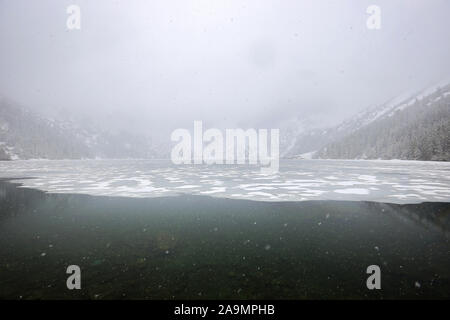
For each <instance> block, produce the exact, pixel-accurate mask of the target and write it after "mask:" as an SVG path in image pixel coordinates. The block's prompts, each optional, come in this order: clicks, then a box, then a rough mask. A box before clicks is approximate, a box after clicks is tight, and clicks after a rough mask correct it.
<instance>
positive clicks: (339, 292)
mask: <svg viewBox="0 0 450 320" xmlns="http://www.w3.org/2000/svg"><path fill="white" fill-rule="evenodd" d="M449 231H450V203H423V204H413V205H394V204H384V203H373V202H350V201H306V202H283V203H268V202H253V201H245V200H229V199H220V198H211V197H203V196H179V197H164V198H153V199H136V198H120V197H115V198H114V197H94V196H85V195H70V194H46V193H44V192H41V191H37V190H32V189H24V188H17V185H16V184H12V183H9V182H6V181H0V244H1V246H0V298H6V299H20V298H22V299H58V298H62V299H71V298H77V299H78V298H86V299H116V298H124V299H213V298H214V299H269V298H270V299H342V298H344V299H347V298H356V299H364V298H375V299H379V298H385V299H387V298H399V299H405V298H447V299H448V298H449V297H450V254H449V253H450V244H449ZM73 264H75V265H79V266H80V268H81V273H82V274H81V279H82V280H81V283H82V289H81V290H68V289H67V287H66V279H67V277H68V275H67V274H66V268H67V266H69V265H73ZM373 264H375V265H379V266H380V268H381V287H382V289H381V290H368V289H367V287H366V279H367V277H368V276H369V275H368V274H366V268H367V267H368V266H369V265H373Z"/></svg>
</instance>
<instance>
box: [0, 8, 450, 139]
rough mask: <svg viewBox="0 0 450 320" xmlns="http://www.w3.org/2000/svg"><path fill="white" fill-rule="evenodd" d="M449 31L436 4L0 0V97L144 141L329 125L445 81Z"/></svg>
mask: <svg viewBox="0 0 450 320" xmlns="http://www.w3.org/2000/svg"><path fill="white" fill-rule="evenodd" d="M70 4H76V5H79V7H80V8H81V30H68V29H67V26H66V20H67V18H68V16H69V15H68V14H67V13H66V9H67V6H68V5H70ZM371 4H376V5H379V7H380V8H381V29H380V30H369V29H368V28H367V27H366V20H367V18H368V16H369V15H368V14H367V13H366V9H367V7H368V6H369V5H371ZM449 30H450V1H448V0H387V1H385V0H383V1H381V0H371V1H364V0H353V1H346V0H336V1H318V0H314V1H313V0H311V1H300V0H297V1H287V0H283V1H279V0H273V1H268V0H254V1H244V0H239V1H233V0H221V1H219V0H195V1H194V0H192V1H189V0H179V1H172V0H164V1H163V0H159V1H156V0H154V1H151V0H147V1H136V0H127V1H125V0H124V1H112V0H110V1H101V0H95V1H92V0H87V1H81V0H72V1H62V0H54V1H41V0H36V1H22V0H0V94H2V95H4V96H7V97H9V98H10V99H13V100H16V101H18V102H20V103H21V104H23V105H25V106H28V107H30V108H35V109H37V110H41V111H43V112H50V113H54V114H56V115H71V116H76V117H81V116H84V117H86V119H87V118H89V117H91V118H93V119H96V120H97V121H99V120H101V123H102V124H103V125H107V126H108V125H111V126H114V127H128V128H129V129H130V130H141V131H149V132H152V133H153V132H161V130H162V128H166V129H169V130H172V129H173V128H176V127H183V126H184V127H186V126H188V125H190V126H192V121H193V120H195V119H197V120H203V121H204V122H205V123H206V125H207V126H217V127H221V126H222V127H223V126H228V127H232V126H241V127H252V126H256V127H258V126H259V127H261V126H265V127H270V126H275V125H278V124H279V123H282V122H283V121H285V120H289V119H292V118H294V117H297V118H314V119H316V121H317V119H320V122H322V123H335V122H338V121H341V120H343V119H344V118H346V117H349V116H351V115H352V114H353V113H355V112H357V111H359V110H362V109H364V108H367V107H369V106H374V105H377V104H380V103H382V102H384V101H386V100H388V99H390V98H393V97H395V96H397V95H399V94H402V93H404V92H405V91H414V90H416V89H419V88H421V87H426V86H429V85H431V84H433V83H435V82H438V81H440V80H442V79H443V78H448V77H449V75H450V41H449Z"/></svg>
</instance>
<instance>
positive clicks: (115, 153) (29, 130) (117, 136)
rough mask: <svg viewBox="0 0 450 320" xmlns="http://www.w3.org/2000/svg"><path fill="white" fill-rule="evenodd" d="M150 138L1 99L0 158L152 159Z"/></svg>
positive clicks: (153, 154)
mask: <svg viewBox="0 0 450 320" xmlns="http://www.w3.org/2000/svg"><path fill="white" fill-rule="evenodd" d="M154 157H156V152H154V151H153V146H152V145H151V139H149V138H147V137H144V136H139V135H135V134H131V133H128V132H118V133H114V132H109V131H105V130H99V129H97V128H94V127H93V126H92V125H88V124H80V123H77V122H73V121H61V120H55V119H50V118H45V117H43V116H41V115H39V114H36V113H35V112H32V111H30V110H28V109H27V108H25V107H22V106H20V105H18V104H17V103H15V102H13V101H10V100H8V99H5V98H3V99H1V100H0V159H2V160H16V159H94V158H154Z"/></svg>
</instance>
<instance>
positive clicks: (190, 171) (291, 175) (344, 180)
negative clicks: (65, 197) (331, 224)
mask: <svg viewBox="0 0 450 320" xmlns="http://www.w3.org/2000/svg"><path fill="white" fill-rule="evenodd" d="M0 177H1V178H32V179H23V180H22V179H21V180H20V183H22V184H23V187H28V188H35V189H39V190H43V191H47V192H51V193H78V194H90V195H104V196H125V197H161V196H170V195H178V194H190V195H210V196H214V197H226V198H234V199H248V200H256V201H305V200H357V201H358V200H366V201H378V202H389V203H419V202H425V201H431V202H450V163H446V162H422V161H399V160H393V161H383V160H375V161H367V160H361V161H359V160H348V161H345V160H282V161H281V163H280V172H279V173H277V174H273V175H265V174H262V173H261V172H260V168H259V167H256V166H249V165H239V166H238V165H232V166H230V165H221V166H218V165H217V166H207V165H202V166H194V165H191V166H187V165H173V164H172V163H171V162H170V161H167V160H24V161H9V162H0Z"/></svg>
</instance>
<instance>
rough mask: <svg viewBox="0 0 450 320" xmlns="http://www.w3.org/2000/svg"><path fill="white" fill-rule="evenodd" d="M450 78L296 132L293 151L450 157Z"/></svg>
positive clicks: (299, 153) (357, 156) (330, 155)
mask: <svg viewBox="0 0 450 320" xmlns="http://www.w3.org/2000/svg"><path fill="white" fill-rule="evenodd" d="M449 121H450V84H447V85H443V86H433V87H430V88H427V89H426V90H423V91H421V92H419V93H417V94H415V95H410V96H407V97H405V95H403V96H400V97H398V98H395V99H393V100H391V101H389V102H387V103H385V104H383V105H380V106H378V107H375V108H369V109H366V110H364V111H362V112H360V113H358V114H356V115H355V116H354V117H352V118H350V119H349V120H346V121H344V122H342V123H341V124H339V125H337V126H335V127H332V128H329V129H325V130H324V129H313V130H309V131H305V132H303V133H302V134H301V135H299V136H298V137H296V140H295V141H296V143H295V144H294V146H293V147H292V148H291V149H290V150H288V152H287V153H286V154H287V157H294V158H296V157H297V158H302V157H303V158H305V157H310V156H311V155H312V156H313V157H314V158H324V159H408V160H444V161H449V160H450V155H449V152H450V150H449V146H448V143H449V141H450V139H449V134H448V133H449V132H450V122H449Z"/></svg>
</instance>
